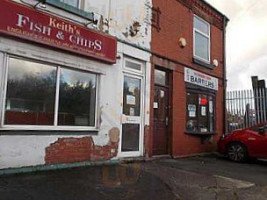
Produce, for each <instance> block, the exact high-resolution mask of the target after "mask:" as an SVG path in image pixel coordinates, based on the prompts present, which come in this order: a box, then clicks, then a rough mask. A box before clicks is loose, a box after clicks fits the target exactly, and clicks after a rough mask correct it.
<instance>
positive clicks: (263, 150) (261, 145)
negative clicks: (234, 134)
mask: <svg viewBox="0 0 267 200" xmlns="http://www.w3.org/2000/svg"><path fill="white" fill-rule="evenodd" d="M261 127H263V126H258V127H253V128H251V129H248V130H247V131H246V132H247V135H246V136H245V137H246V138H245V144H246V146H247V148H248V151H249V156H251V157H257V158H267V132H266V130H267V129H266V127H265V129H264V133H259V128H261Z"/></svg>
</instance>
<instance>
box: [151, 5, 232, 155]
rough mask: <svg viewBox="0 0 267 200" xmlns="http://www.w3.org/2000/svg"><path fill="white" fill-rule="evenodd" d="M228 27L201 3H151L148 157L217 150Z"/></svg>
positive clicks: (222, 120) (221, 16) (215, 11)
mask: <svg viewBox="0 0 267 200" xmlns="http://www.w3.org/2000/svg"><path fill="white" fill-rule="evenodd" d="M227 22H228V19H227V18H226V17H225V16H224V15H223V14H221V13H220V12H219V11H218V10H216V9H215V8H213V7H212V6H210V5H209V4H208V3H207V2H205V1H200V0H166V1H161V0H153V28H152V44H151V51H152V59H151V63H152V70H151V74H152V84H151V96H152V97H153V96H154V99H153V98H152V99H151V115H150V119H151V120H150V122H151V123H150V124H151V129H150V136H149V138H151V140H150V141H149V142H148V143H147V145H148V146H149V148H148V149H149V151H148V152H147V153H148V154H149V155H164V154H167V155H171V156H173V157H182V156H188V155H192V154H198V153H203V152H210V151H215V150H216V144H217V141H218V139H219V137H220V136H221V134H222V133H223V132H224V109H223V108H224V93H225V87H226V71H225V28H226V24H227Z"/></svg>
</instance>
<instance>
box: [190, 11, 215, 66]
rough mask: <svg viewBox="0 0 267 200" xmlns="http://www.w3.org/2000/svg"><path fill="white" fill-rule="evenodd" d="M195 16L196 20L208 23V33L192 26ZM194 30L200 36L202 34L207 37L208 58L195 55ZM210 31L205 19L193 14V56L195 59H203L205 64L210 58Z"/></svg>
mask: <svg viewBox="0 0 267 200" xmlns="http://www.w3.org/2000/svg"><path fill="white" fill-rule="evenodd" d="M195 18H197V19H198V20H200V21H202V22H203V23H205V24H207V25H208V29H209V34H208V35H207V34H206V33H203V32H202V31H200V30H198V29H197V28H195V26H194V19H195ZM196 32H197V33H198V34H200V35H202V36H204V37H205V38H208V41H209V42H208V43H209V44H208V51H209V52H208V57H209V58H208V60H206V59H205V58H202V57H200V56H198V55H196ZM210 54H211V31H210V23H208V22H207V21H205V20H204V19H202V18H201V17H199V16H197V15H195V14H194V16H193V57H194V58H195V59H198V60H200V61H203V62H205V63H207V64H210V59H211V55H210Z"/></svg>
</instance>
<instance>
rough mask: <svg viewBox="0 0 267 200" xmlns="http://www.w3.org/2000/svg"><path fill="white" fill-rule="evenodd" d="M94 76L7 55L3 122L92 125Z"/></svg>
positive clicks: (94, 97)
mask: <svg viewBox="0 0 267 200" xmlns="http://www.w3.org/2000/svg"><path fill="white" fill-rule="evenodd" d="M96 83H97V76H96V75H95V74H91V73H85V72H82V71H77V70H71V69H67V68H63V67H55V66H50V65H47V64H39V63H36V62H30V61H26V60H21V59H16V58H9V60H8V79H7V91H6V102H5V115H4V116H5V118H4V125H32V126H34V125H43V126H45V125H46V126H48V125H49V126H75V127H77V126H83V127H94V126H95V112H96V111H95V107H96Z"/></svg>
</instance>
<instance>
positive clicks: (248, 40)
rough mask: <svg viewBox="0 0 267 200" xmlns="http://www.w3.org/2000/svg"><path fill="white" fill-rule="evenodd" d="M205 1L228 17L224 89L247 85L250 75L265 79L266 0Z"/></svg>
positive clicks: (249, 81) (238, 88)
mask: <svg viewBox="0 0 267 200" xmlns="http://www.w3.org/2000/svg"><path fill="white" fill-rule="evenodd" d="M206 1H207V2H209V3H210V4H211V5H213V6H214V7H215V8H217V9H218V10H219V11H221V12H222V13H223V14H225V15H226V16H227V17H228V18H229V19H230V22H229V24H228V26H227V36H226V37H227V44H226V45H227V46H226V52H227V76H228V77H227V79H228V91H232V90H240V89H251V88H252V84H251V76H259V79H265V80H266V79H267V0H206ZM266 84H267V82H266Z"/></svg>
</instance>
